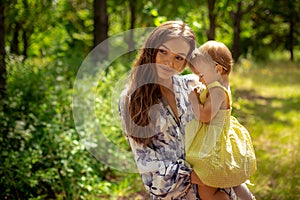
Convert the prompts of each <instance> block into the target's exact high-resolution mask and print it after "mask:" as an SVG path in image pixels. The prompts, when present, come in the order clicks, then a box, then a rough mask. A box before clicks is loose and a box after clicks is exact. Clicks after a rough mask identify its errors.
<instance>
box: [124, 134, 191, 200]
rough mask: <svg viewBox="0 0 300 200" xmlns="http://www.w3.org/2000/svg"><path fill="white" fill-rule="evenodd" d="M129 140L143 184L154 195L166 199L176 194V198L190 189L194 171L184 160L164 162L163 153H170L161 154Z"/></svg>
mask: <svg viewBox="0 0 300 200" xmlns="http://www.w3.org/2000/svg"><path fill="white" fill-rule="evenodd" d="M128 140H129V143H130V146H131V148H132V151H133V153H134V157H135V161H136V164H137V168H138V170H139V173H140V175H141V177H142V180H143V183H144V185H145V187H146V189H147V190H148V191H149V192H150V193H151V194H152V195H155V196H158V197H165V196H167V195H170V194H171V193H174V194H172V196H173V195H174V196H176V193H178V194H180V193H182V192H184V191H186V190H187V189H188V188H189V187H190V173H191V171H192V169H191V167H190V166H189V164H187V163H185V161H184V160H183V159H178V160H176V161H175V162H172V161H169V160H164V159H163V157H164V156H163V155H161V153H170V152H167V150H166V151H165V152H161V153H160V152H157V151H155V150H154V149H152V148H149V147H143V146H141V145H139V144H137V143H136V142H135V141H134V140H133V139H131V138H130V137H129V138H128Z"/></svg>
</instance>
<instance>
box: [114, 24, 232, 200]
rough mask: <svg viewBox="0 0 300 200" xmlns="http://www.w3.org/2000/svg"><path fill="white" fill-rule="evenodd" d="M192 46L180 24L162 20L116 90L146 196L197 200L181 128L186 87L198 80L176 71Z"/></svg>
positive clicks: (187, 107) (188, 114) (188, 112)
mask: <svg viewBox="0 0 300 200" xmlns="http://www.w3.org/2000/svg"><path fill="white" fill-rule="evenodd" d="M195 46H196V42H195V35H194V33H193V31H192V30H191V28H190V27H188V26H187V25H186V24H185V23H183V22H181V21H168V22H165V23H163V24H162V25H160V26H159V27H157V28H156V29H154V31H153V32H152V33H151V34H150V36H149V37H148V38H147V40H146V41H145V43H144V46H143V48H142V49H141V51H140V54H139V57H138V59H137V61H136V63H135V65H134V67H133V70H132V72H131V75H130V79H129V82H128V85H127V88H126V89H125V90H124V91H123V92H122V94H121V98H120V102H119V109H120V114H121V119H122V124H123V126H124V131H125V134H126V136H127V138H128V141H129V143H130V146H131V149H132V151H133V153H134V157H135V161H136V164H137V167H138V170H139V173H140V175H141V177H142V181H143V183H144V185H145V187H146V189H147V191H149V193H150V199H181V200H184V199H191V200H196V199H199V196H198V194H197V188H196V185H194V184H192V183H191V179H192V180H194V182H197V180H198V179H197V176H196V175H195V174H194V173H192V169H191V167H190V165H189V164H188V163H186V162H185V132H184V130H185V125H186V123H187V122H188V121H190V120H192V119H193V118H194V114H193V111H192V107H191V104H190V103H189V101H188V85H190V84H197V82H198V77H197V76H195V75H185V76H178V75H177V74H179V73H181V72H182V71H183V70H184V68H185V66H186V64H187V61H188V60H189V59H190V56H191V53H192V51H193V50H194V49H195ZM218 192H219V193H220V194H221V195H223V196H222V197H223V198H221V199H229V197H228V195H227V194H226V193H224V192H222V191H218Z"/></svg>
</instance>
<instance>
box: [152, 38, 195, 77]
mask: <svg viewBox="0 0 300 200" xmlns="http://www.w3.org/2000/svg"><path fill="white" fill-rule="evenodd" d="M189 50H190V45H189V44H188V42H186V41H185V40H184V39H182V38H174V39H171V40H169V41H167V42H165V43H163V44H162V45H161V46H160V47H159V49H158V52H157V55H156V58H155V62H156V68H157V74H158V76H159V78H162V79H169V78H171V77H172V76H173V75H175V74H177V73H180V72H182V71H183V69H184V67H185V65H186V57H187V55H188V53H189Z"/></svg>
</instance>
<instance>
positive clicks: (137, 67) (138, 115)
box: [125, 21, 196, 145]
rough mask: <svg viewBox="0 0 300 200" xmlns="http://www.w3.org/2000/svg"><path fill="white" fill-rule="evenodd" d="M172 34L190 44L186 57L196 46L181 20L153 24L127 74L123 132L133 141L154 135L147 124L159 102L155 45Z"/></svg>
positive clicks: (147, 139)
mask: <svg viewBox="0 0 300 200" xmlns="http://www.w3.org/2000/svg"><path fill="white" fill-rule="evenodd" d="M173 38H183V39H184V40H186V41H187V42H188V44H189V45H190V51H189V53H188V56H187V58H186V60H187V61H188V60H189V59H190V56H191V53H192V51H193V50H194V49H195V47H196V37H195V34H194V32H193V31H192V29H191V28H190V27H189V26H188V25H187V24H185V23H184V22H182V21H168V22H165V23H163V24H161V25H160V26H159V27H157V28H155V29H154V30H153V31H152V33H151V34H150V35H149V37H148V38H147V40H146V41H145V43H144V45H143V47H142V49H141V50H140V53H139V55H138V57H137V60H136V62H135V64H134V66H133V70H132V71H131V74H130V78H129V88H128V92H127V100H126V102H125V106H126V107H127V108H128V109H127V108H126V109H125V110H126V111H125V116H126V118H127V119H125V123H126V127H127V128H126V129H127V131H126V132H127V135H128V136H130V137H132V138H133V139H134V140H135V141H136V142H138V143H140V144H143V145H147V144H149V142H150V141H151V139H152V138H153V136H154V133H153V129H151V128H148V129H147V128H145V127H146V126H148V125H149V124H150V121H151V120H150V114H149V111H150V108H151V106H153V105H155V104H157V103H159V98H160V97H161V91H160V88H159V84H158V83H157V72H156V67H155V58H156V54H157V52H158V48H159V47H160V46H161V45H162V44H163V43H165V42H167V41H168V40H170V39H173Z"/></svg>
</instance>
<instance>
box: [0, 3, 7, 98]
mask: <svg viewBox="0 0 300 200" xmlns="http://www.w3.org/2000/svg"><path fill="white" fill-rule="evenodd" d="M5 56H6V53H5V30H4V1H2V0H1V1H0V95H1V99H3V98H5V96H6V63H5Z"/></svg>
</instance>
